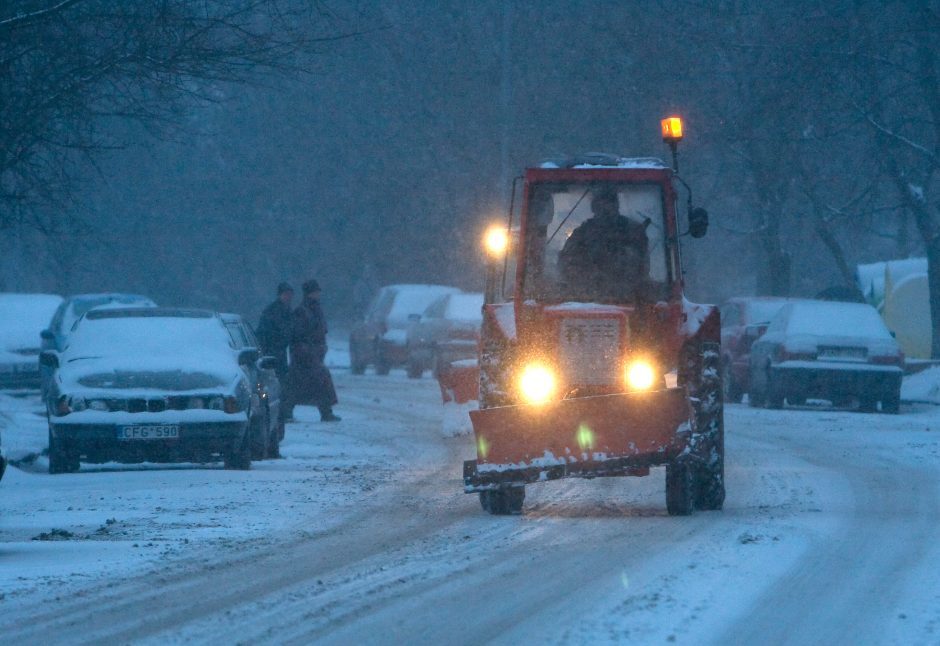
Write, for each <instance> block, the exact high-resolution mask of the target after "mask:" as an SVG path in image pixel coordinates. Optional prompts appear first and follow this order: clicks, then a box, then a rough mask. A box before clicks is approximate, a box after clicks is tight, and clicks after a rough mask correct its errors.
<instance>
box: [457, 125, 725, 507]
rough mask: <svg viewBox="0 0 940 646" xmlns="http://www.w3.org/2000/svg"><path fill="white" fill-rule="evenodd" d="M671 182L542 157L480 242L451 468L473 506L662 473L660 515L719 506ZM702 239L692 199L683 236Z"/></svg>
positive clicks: (701, 340) (710, 330) (615, 161)
mask: <svg viewBox="0 0 940 646" xmlns="http://www.w3.org/2000/svg"><path fill="white" fill-rule="evenodd" d="M664 134H667V133H666V125H665V124H664ZM680 138H681V134H680ZM666 140H667V143H670V145H671V146H673V150H674V151H675V148H674V144H675V142H676V141H678V139H675V140H674V141H672V142H670V139H669V138H666ZM677 182H679V183H683V184H684V182H682V181H681V180H680V179H679V178H678V176H677V174H676V169H675V166H674V167H673V168H670V167H669V166H667V165H665V164H664V163H663V162H661V161H659V160H656V159H650V158H625V157H617V156H612V155H599V154H591V155H585V156H580V157H573V158H566V159H555V160H550V161H547V162H543V163H542V164H540V165H538V166H537V167H534V168H529V169H527V170H526V171H525V174H524V176H523V183H522V208H521V212H520V217H519V222H518V226H517V225H516V224H515V223H514V222H513V221H512V220H513V217H512V214H510V222H509V223H508V225H499V226H497V227H496V228H495V229H493V230H491V231H489V232H488V233H487V237H486V247H487V251H488V253H489V263H488V269H487V278H486V286H485V295H486V304H485V306H484V317H483V327H482V333H481V349H480V357H479V382H478V383H479V395H478V397H479V405H480V409H479V410H476V411H471V413H470V417H471V421H472V424H473V429H474V434H475V436H476V440H477V442H476V444H477V459H476V460H469V461H467V462H466V463H465V465H464V481H465V490H466V491H468V492H479V493H480V499H481V503H482V505H483V507H484V509H486V510H488V511H490V512H492V513H518V512H519V511H520V510H521V508H522V501H523V500H524V491H525V489H524V488H525V485H526V484H528V483H532V482H538V481H544V480H551V479H555V478H562V477H589V478H590V477H598V476H613V475H647V474H648V473H649V469H650V467H653V466H660V465H664V466H666V470H667V478H666V480H667V486H666V490H667V491H666V493H667V496H666V497H667V508H668V509H669V512H670V513H673V514H686V513H690V512H691V511H692V509H693V508H695V507H698V508H700V509H716V508H720V507H721V504H722V501H723V499H724V483H723V451H724V449H723V429H722V414H721V413H722V411H721V388H720V385H721V381H720V377H719V375H718V357H720V353H719V352H718V343H719V340H720V325H719V319H718V311H717V308H715V307H714V306H700V305H694V304H691V303H689V302H687V301H686V300H685V298H684V297H683V291H682V271H681V258H680V245H679V240H680V237H681V236H682V235H683V233H682V232H680V227H679V218H678V217H677V204H678V202H679V199H678V197H679V196H678V191H677V188H676V183H677ZM706 227H707V215H706V214H705V212H704V211H703V210H701V209H693V208H692V207H691V197H690V198H689V210H688V228H687V230H686V232H685V233H690V234H692V235H693V237H701V236H702V235H704V233H705V228H706Z"/></svg>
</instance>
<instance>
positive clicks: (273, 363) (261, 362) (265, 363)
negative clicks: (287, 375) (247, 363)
mask: <svg viewBox="0 0 940 646" xmlns="http://www.w3.org/2000/svg"><path fill="white" fill-rule="evenodd" d="M255 365H256V366H258V370H274V369H275V368H277V359H276V358H275V357H268V356H266V357H261V358H260V359H258V361H257V362H256V363H255Z"/></svg>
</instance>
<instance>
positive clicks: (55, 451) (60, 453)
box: [49, 429, 81, 473]
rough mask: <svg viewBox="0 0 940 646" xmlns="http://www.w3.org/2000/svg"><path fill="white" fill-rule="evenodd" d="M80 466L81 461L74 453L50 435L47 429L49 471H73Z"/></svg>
mask: <svg viewBox="0 0 940 646" xmlns="http://www.w3.org/2000/svg"><path fill="white" fill-rule="evenodd" d="M80 468H81V462H80V461H79V457H78V455H77V454H76V453H74V452H70V451H69V450H68V448H67V447H66V446H63V445H62V443H61V442H60V441H58V440H56V439H55V438H54V437H52V430H51V429H50V430H49V473H75V472H76V471H78V470H79V469H80Z"/></svg>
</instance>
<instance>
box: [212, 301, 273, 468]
mask: <svg viewBox="0 0 940 646" xmlns="http://www.w3.org/2000/svg"><path fill="white" fill-rule="evenodd" d="M219 316H220V318H221V319H222V323H223V324H224V325H225V328H226V329H227V330H228V333H229V335H230V336H231V337H232V343H233V344H234V346H235V351H236V352H237V353H239V354H241V353H250V352H252V351H253V352H254V353H255V355H256V356H255V357H254V360H249V361H245V362H244V363H243V364H242V368H243V369H244V370H245V372H246V373H247V374H248V379H249V381H250V382H251V384H252V386H253V388H254V391H255V393H257V395H258V400H259V403H260V405H261V408H260V410H259V411H258V414H257V415H255V416H254V417H253V418H252V419H253V425H252V428H251V458H252V459H253V460H263V459H264V458H273V457H278V456H279V455H280V445H281V440H283V439H284V421H283V419H282V415H281V401H282V400H281V392H282V388H281V382H280V380H279V379H278V378H277V374H275V372H274V368H275V366H276V364H277V360H276V359H275V358H274V357H269V356H268V357H263V356H261V351H260V350H259V347H260V346H259V345H258V339H257V338H256V337H255V333H254V330H252V329H251V326H250V325H249V324H248V323H247V322H246V321H245V320H244V319H243V318H242V317H241V316H239V315H238V314H220V315H219ZM246 358H248V357H246Z"/></svg>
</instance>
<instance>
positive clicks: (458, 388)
mask: <svg viewBox="0 0 940 646" xmlns="http://www.w3.org/2000/svg"><path fill="white" fill-rule="evenodd" d="M437 383H438V385H439V386H440V387H441V399H442V400H444V403H445V404H447V403H450V402H454V403H456V404H466V403H467V402H471V401H474V400H476V399H477V398H478V397H479V394H480V369H479V367H477V362H476V361H475V360H473V361H456V362H454V363H451V364H448V365H446V366H443V367H442V368H441V370H440V372H438V374H437Z"/></svg>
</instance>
